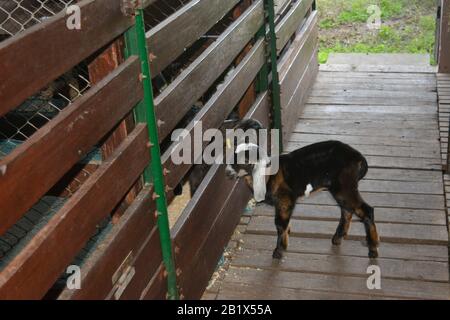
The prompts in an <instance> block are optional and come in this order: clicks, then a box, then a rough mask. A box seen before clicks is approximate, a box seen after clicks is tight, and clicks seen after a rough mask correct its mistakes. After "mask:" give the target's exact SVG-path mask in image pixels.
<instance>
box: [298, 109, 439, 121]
mask: <svg viewBox="0 0 450 320" xmlns="http://www.w3.org/2000/svg"><path fill="white" fill-rule="evenodd" d="M301 117H302V119H312V120H320V119H328V120H329V119H336V120H343V119H345V120H356V121H357V120H381V121H382V120H398V121H402V120H405V121H409V120H414V121H430V120H434V119H437V117H436V114H414V113H407V114H401V113H393V112H385V113H373V112H349V111H346V112H339V113H334V112H324V111H323V109H322V110H320V111H319V110H317V111H316V110H315V109H309V108H306V109H305V110H303V111H302V113H301Z"/></svg>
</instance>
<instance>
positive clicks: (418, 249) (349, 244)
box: [242, 234, 448, 262]
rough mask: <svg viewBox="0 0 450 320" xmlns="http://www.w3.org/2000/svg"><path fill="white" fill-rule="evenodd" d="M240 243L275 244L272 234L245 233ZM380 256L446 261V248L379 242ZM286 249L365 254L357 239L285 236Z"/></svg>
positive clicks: (256, 246) (253, 246)
mask: <svg viewBox="0 0 450 320" xmlns="http://www.w3.org/2000/svg"><path fill="white" fill-rule="evenodd" d="M245 240H246V241H244V242H243V243H242V248H244V249H245V248H248V249H254V250H269V249H271V248H272V246H274V244H275V243H276V236H269V235H258V234H248V235H246V237H245ZM381 250H382V257H383V258H384V259H401V260H410V261H413V260H415V261H436V262H447V261H448V259H447V258H446V254H447V251H448V250H447V248H446V247H445V246H440V245H426V244H407V243H401V244H400V243H389V242H386V243H384V242H383V243H382V244H381ZM288 252H294V253H311V254H323V255H329V256H336V257H342V258H345V257H346V256H352V257H364V258H366V257H367V247H365V246H364V245H363V244H362V243H361V242H360V241H355V240H348V239H347V240H345V242H344V243H343V245H342V246H341V247H340V248H337V247H335V246H333V245H332V244H331V241H330V239H318V238H300V237H291V238H290V239H289V248H288Z"/></svg>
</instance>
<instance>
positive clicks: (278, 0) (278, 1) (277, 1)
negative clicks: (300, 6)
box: [273, 0, 291, 16]
mask: <svg viewBox="0 0 450 320" xmlns="http://www.w3.org/2000/svg"><path fill="white" fill-rule="evenodd" d="M288 5H291V0H274V1H273V7H274V11H275V16H279V15H281V14H282V13H283V11H284V10H285V9H286V8H287V7H288Z"/></svg>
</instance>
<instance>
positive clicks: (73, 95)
mask: <svg viewBox="0 0 450 320" xmlns="http://www.w3.org/2000/svg"><path fill="white" fill-rule="evenodd" d="M76 2H77V1H76V0H7V1H5V0H0V41H2V40H5V39H8V38H10V37H14V36H16V35H17V34H20V33H21V32H23V31H25V30H26V29H28V28H30V27H32V26H34V25H36V24H39V23H41V22H43V21H45V20H46V19H48V18H50V17H52V16H54V15H56V14H58V13H59V12H61V11H62V10H65V9H66V8H67V7H68V6H69V5H71V4H73V3H76ZM90 87H91V83H90V80H89V72H88V66H87V64H86V63H85V62H82V63H80V64H79V65H77V66H75V67H74V68H73V69H71V70H69V71H67V72H66V73H64V74H63V75H61V76H60V77H58V78H57V79H55V80H54V81H52V82H50V83H49V84H47V85H46V86H45V87H44V88H42V89H41V90H39V91H38V92H37V93H35V94H34V95H32V96H31V97H28V98H27V99H26V100H25V101H24V102H23V103H21V104H20V105H18V106H17V107H16V108H14V109H13V110H11V111H10V112H8V113H7V114H5V115H3V116H0V159H2V158H4V157H5V156H7V155H8V154H10V153H11V152H12V151H13V150H14V149H15V148H17V147H18V146H20V145H21V144H23V143H24V142H25V141H27V140H28V139H29V138H30V137H31V136H32V135H33V134H34V133H36V131H38V130H39V129H40V128H41V127H43V126H44V125H45V124H46V123H47V122H49V121H50V120H51V119H53V118H54V117H55V116H56V115H58V114H59V113H60V112H61V111H62V110H63V109H64V108H66V107H67V106H69V105H70V104H72V103H73V102H74V101H75V100H77V99H78V98H80V97H81V96H83V95H84V94H85V92H86V91H87V90H89V89H90ZM82 170H83V172H82V173H81V176H83V175H85V176H86V175H90V174H91V172H89V171H86V170H85V169H82ZM77 180H79V179H78V178H77V177H74V183H72V184H71V185H70V186H67V188H66V192H65V195H67V196H70V195H72V194H73V193H74V192H75V191H76V190H74V187H73V186H74V185H75V186H76V185H78V186H79V185H81V184H82V181H81V180H80V181H77Z"/></svg>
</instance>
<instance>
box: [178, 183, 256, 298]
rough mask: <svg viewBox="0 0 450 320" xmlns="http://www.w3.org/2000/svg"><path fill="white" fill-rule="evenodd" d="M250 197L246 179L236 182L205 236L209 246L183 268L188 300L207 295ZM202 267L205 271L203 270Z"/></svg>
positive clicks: (183, 291) (206, 243) (183, 286)
mask: <svg viewBox="0 0 450 320" xmlns="http://www.w3.org/2000/svg"><path fill="white" fill-rule="evenodd" d="M249 196H250V192H249V189H248V187H247V186H246V185H245V184H244V182H243V181H242V180H240V181H238V182H235V186H234V187H233V189H232V191H231V194H230V195H229V198H228V200H227V201H226V203H225V205H224V207H223V209H222V210H221V211H220V213H219V214H218V215H217V220H216V221H215V223H214V225H212V226H211V229H210V231H209V232H208V234H207V236H206V238H205V245H204V246H203V247H202V248H201V249H200V250H199V251H198V253H197V254H196V255H195V256H192V257H191V264H190V265H189V266H188V267H184V269H182V271H183V272H182V273H181V276H180V280H179V281H180V287H181V293H182V294H183V296H184V298H185V299H199V298H200V297H201V295H202V294H203V292H204V290H205V288H206V286H207V284H208V281H209V279H210V277H211V274H212V273H213V272H214V270H215V268H216V265H217V262H218V261H219V259H220V257H221V255H222V252H223V250H224V248H225V246H226V244H227V242H228V240H229V238H230V236H231V234H232V233H233V230H234V229H235V227H236V226H237V224H238V223H239V219H240V215H241V212H242V210H243V209H244V208H245V205H246V204H247V202H248V200H249ZM198 270H202V272H200V273H199V272H198ZM193 275H195V276H193Z"/></svg>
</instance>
